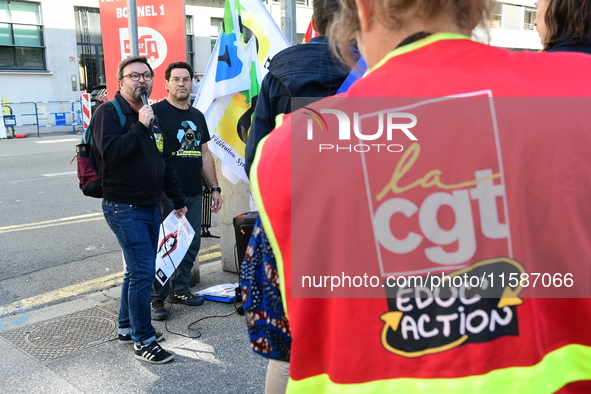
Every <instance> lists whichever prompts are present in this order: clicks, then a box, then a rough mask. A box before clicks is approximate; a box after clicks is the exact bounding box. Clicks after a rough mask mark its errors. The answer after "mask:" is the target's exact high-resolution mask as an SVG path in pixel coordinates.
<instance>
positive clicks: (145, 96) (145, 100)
mask: <svg viewBox="0 0 591 394" xmlns="http://www.w3.org/2000/svg"><path fill="white" fill-rule="evenodd" d="M140 96H142V102H143V103H144V105H149V104H148V92H147V91H146V88H145V87H143V86H142V87H141V88H140Z"/></svg>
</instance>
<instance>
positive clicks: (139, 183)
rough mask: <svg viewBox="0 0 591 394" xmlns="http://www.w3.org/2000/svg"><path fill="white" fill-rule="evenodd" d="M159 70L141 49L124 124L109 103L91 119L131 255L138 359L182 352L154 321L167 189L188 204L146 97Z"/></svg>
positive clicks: (122, 335)
mask: <svg viewBox="0 0 591 394" xmlns="http://www.w3.org/2000/svg"><path fill="white" fill-rule="evenodd" d="M153 76H154V72H153V71H152V67H150V64H148V61H147V59H146V58H145V57H139V56H133V57H129V58H127V59H124V60H123V61H122V62H121V63H119V67H118V71H117V84H118V92H117V93H116V94H115V101H116V103H117V104H118V107H119V108H120V110H121V112H122V113H123V114H124V115H125V117H126V122H125V125H124V126H123V127H121V124H120V120H119V119H120V117H119V114H118V110H117V108H116V106H115V105H114V104H113V103H112V102H108V103H105V104H103V105H101V106H100V107H98V108H97V110H96V113H95V114H94V115H93V117H92V120H91V126H92V133H93V138H94V145H93V155H94V158H95V162H96V164H97V166H98V167H99V168H100V173H101V174H100V175H101V185H102V189H103V204H102V205H103V214H104V216H105V219H106V220H107V223H108V224H109V227H110V228H111V230H112V231H113V232H114V233H115V235H116V237H117V240H118V241H119V244H120V245H121V249H122V250H123V255H124V257H125V265H126V267H125V274H124V276H123V283H122V286H121V306H120V310H119V329H118V333H119V342H120V343H134V353H135V357H136V358H138V359H140V360H143V361H147V362H150V363H155V364H163V363H167V362H169V361H171V360H172V359H173V358H174V356H173V355H172V354H171V353H169V352H167V351H165V350H164V349H162V348H161V347H160V345H159V344H158V343H157V341H159V340H160V339H162V334H161V333H157V332H156V331H155V330H154V327H153V326H152V322H151V320H150V288H151V286H152V282H154V277H155V269H156V267H155V261H156V247H157V243H158V233H159V227H160V223H161V218H160V209H159V206H158V203H159V201H160V195H161V194H162V191H164V192H165V193H166V195H167V196H168V197H169V198H170V199H171V200H172V201H173V205H174V209H175V214H176V215H177V216H179V217H180V216H182V215H184V214H186V213H187V208H186V207H185V197H184V195H183V193H182V191H181V186H180V182H179V179H178V176H177V175H176V172H175V171H174V168H173V166H172V163H171V154H170V151H169V150H167V149H162V148H163V146H162V144H161V143H159V142H161V141H162V136H161V135H158V134H155V133H154V132H153V128H152V127H151V123H152V122H153V120H154V113H153V111H152V107H150V106H149V105H144V104H143V102H142V95H141V92H142V91H143V90H144V89H145V91H146V93H147V94H148V95H149V94H150V92H151V91H152V77H153ZM155 130H158V129H155Z"/></svg>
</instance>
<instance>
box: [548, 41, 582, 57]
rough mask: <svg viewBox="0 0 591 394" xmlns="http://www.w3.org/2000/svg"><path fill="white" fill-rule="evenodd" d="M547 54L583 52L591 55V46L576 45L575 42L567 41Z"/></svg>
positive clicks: (555, 46) (549, 50) (560, 43)
mask: <svg viewBox="0 0 591 394" xmlns="http://www.w3.org/2000/svg"><path fill="white" fill-rule="evenodd" d="M546 52H581V53H588V54H590V55H591V44H588V45H583V44H575V43H574V42H572V41H568V40H567V41H563V42H559V43H558V44H556V45H554V46H553V47H552V48H550V49H548V50H547V51H546Z"/></svg>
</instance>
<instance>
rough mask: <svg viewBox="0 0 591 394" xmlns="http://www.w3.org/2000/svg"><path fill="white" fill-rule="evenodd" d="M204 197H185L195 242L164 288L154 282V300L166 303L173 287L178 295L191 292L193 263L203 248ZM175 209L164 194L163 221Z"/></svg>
mask: <svg viewBox="0 0 591 394" xmlns="http://www.w3.org/2000/svg"><path fill="white" fill-rule="evenodd" d="M202 196H203V195H202V194H198V195H196V196H187V197H185V205H186V207H187V215H186V217H187V221H188V222H189V224H191V227H193V230H195V236H194V237H193V241H191V245H190V246H189V249H188V250H187V253H186V254H185V257H183V260H182V261H181V262H180V264H179V266H178V267H177V268H176V270H175V271H174V274H172V275H171V277H170V279H169V282H168V283H166V284H165V285H164V286H162V285H161V284H160V282H158V281H157V280H155V281H154V286H153V287H152V299H153V300H157V299H159V300H162V301H164V300H165V299H166V297H168V293H169V289H170V288H171V287H172V290H173V291H174V292H175V293H176V294H186V293H188V292H189V291H191V287H190V286H189V282H190V281H191V269H192V268H193V263H194V262H195V259H196V258H197V254H198V253H199V248H200V247H201V214H202V207H201V200H202ZM173 209H174V206H173V204H172V201H171V200H170V199H169V198H168V197H166V195H165V194H162V198H161V199H160V210H161V213H162V220H164V219H166V217H167V216H168V214H169V213H170V212H171V211H172V210H173ZM207 209H209V207H207Z"/></svg>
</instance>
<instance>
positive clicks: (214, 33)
mask: <svg viewBox="0 0 591 394" xmlns="http://www.w3.org/2000/svg"><path fill="white" fill-rule="evenodd" d="M223 25H224V20H223V19H222V18H211V30H210V33H209V35H210V37H211V52H212V53H213V47H215V42H216V41H217V39H218V36H219V35H220V32H221V31H222V28H223Z"/></svg>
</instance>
